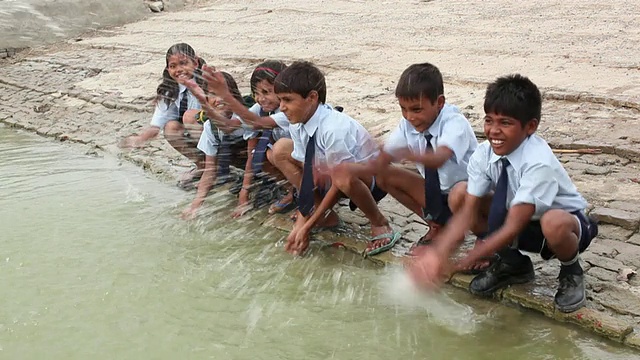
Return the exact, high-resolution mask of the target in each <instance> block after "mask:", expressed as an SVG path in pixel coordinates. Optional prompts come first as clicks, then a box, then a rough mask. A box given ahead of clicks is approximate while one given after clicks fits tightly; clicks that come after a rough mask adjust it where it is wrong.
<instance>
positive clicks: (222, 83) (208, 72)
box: [202, 65, 229, 97]
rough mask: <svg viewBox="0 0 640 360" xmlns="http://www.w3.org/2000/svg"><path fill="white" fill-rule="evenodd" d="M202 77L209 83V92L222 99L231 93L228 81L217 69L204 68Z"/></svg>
mask: <svg viewBox="0 0 640 360" xmlns="http://www.w3.org/2000/svg"><path fill="white" fill-rule="evenodd" d="M202 77H203V78H204V79H205V80H206V81H207V85H208V90H209V92H212V93H214V94H216V95H218V96H220V97H224V96H225V95H227V94H228V93H229V87H228V86H227V80H225V78H224V75H222V73H221V72H219V71H216V68H214V67H212V66H207V65H205V66H203V67H202Z"/></svg>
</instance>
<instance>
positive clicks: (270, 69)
mask: <svg viewBox="0 0 640 360" xmlns="http://www.w3.org/2000/svg"><path fill="white" fill-rule="evenodd" d="M286 68H287V65H286V64H285V63H283V62H282V61H275V60H268V61H265V62H263V63H260V64H258V66H256V68H255V69H254V70H253V73H252V74H251V80H249V84H250V85H251V93H253V94H255V93H256V86H258V83H259V82H261V81H262V80H267V81H268V82H269V83H270V84H272V85H273V84H274V83H275V79H276V77H277V76H278V75H279V74H280V73H281V72H282V70H284V69H286Z"/></svg>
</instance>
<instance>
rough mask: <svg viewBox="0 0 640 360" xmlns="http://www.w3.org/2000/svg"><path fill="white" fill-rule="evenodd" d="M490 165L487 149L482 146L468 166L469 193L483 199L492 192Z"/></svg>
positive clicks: (472, 156)
mask: <svg viewBox="0 0 640 360" xmlns="http://www.w3.org/2000/svg"><path fill="white" fill-rule="evenodd" d="M488 169H489V163H488V156H487V154H486V147H485V146H480V147H478V149H477V150H476V151H475V152H474V153H473V155H471V158H470V159H469V165H468V166H467V174H468V175H469V179H468V180H467V193H469V194H470V195H473V196H475V197H483V196H485V195H487V194H489V192H490V191H491V178H490V177H489V173H488Z"/></svg>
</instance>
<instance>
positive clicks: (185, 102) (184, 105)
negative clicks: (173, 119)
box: [178, 89, 189, 123]
mask: <svg viewBox="0 0 640 360" xmlns="http://www.w3.org/2000/svg"><path fill="white" fill-rule="evenodd" d="M188 91H189V90H187V89H184V91H183V92H182V99H180V106H179V107H178V122H180V123H182V121H183V120H182V118H183V117H184V113H185V112H187V109H188V108H189V96H188V94H189V92H188Z"/></svg>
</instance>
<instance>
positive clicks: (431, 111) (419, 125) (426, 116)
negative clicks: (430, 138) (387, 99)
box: [398, 95, 444, 132]
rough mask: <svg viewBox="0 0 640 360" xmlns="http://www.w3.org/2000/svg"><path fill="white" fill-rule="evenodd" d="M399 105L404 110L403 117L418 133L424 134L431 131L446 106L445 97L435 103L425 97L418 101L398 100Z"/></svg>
mask: <svg viewBox="0 0 640 360" xmlns="http://www.w3.org/2000/svg"><path fill="white" fill-rule="evenodd" d="M398 103H399V104H400V109H402V116H403V117H404V118H405V119H407V121H409V123H410V124H411V125H412V126H413V127H414V128H415V129H416V131H418V132H423V131H426V130H427V129H429V127H431V125H432V124H433V123H434V121H436V119H437V118H438V115H439V114H440V110H442V107H443V106H444V96H442V95H441V96H439V97H438V99H437V100H436V101H435V102H434V103H432V102H431V100H429V99H428V98H427V97H424V96H422V97H420V98H418V99H406V98H398Z"/></svg>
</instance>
